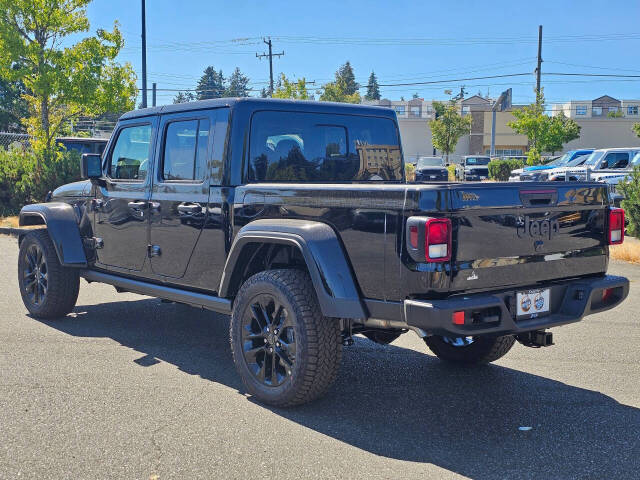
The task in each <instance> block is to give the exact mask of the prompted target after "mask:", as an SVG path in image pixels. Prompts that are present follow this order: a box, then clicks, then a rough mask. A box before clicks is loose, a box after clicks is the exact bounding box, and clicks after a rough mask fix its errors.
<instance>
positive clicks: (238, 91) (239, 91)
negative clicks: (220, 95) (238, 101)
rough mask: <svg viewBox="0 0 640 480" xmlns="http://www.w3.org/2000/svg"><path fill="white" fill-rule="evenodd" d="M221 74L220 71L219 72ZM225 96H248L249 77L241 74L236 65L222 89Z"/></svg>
mask: <svg viewBox="0 0 640 480" xmlns="http://www.w3.org/2000/svg"><path fill="white" fill-rule="evenodd" d="M220 76H222V72H220ZM224 96H225V97H248V96H249V78H248V77H247V76H245V75H243V74H242V72H241V71H240V69H239V68H238V67H236V69H235V70H234V71H233V73H232V74H231V76H230V77H229V83H228V85H227V88H226V89H225V91H224Z"/></svg>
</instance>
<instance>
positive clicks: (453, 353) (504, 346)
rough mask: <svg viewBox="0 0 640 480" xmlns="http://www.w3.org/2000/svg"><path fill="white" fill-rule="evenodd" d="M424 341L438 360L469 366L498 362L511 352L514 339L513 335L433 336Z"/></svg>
mask: <svg viewBox="0 0 640 480" xmlns="http://www.w3.org/2000/svg"><path fill="white" fill-rule="evenodd" d="M424 341H425V343H426V344H427V346H428V347H429V349H430V350H431V351H432V352H433V353H434V354H435V355H436V356H437V357H438V358H439V359H440V360H444V361H446V362H452V363H460V364H467V365H470V364H483V363H490V362H493V361H495V360H498V359H499V358H501V357H503V356H504V355H506V354H507V352H508V351H509V350H511V347H513V344H514V343H515V341H516V339H515V337H514V336H513V335H506V336H504V337H441V336H439V335H433V336H431V337H425V338H424Z"/></svg>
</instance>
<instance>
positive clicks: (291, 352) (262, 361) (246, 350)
mask: <svg viewBox="0 0 640 480" xmlns="http://www.w3.org/2000/svg"><path fill="white" fill-rule="evenodd" d="M230 337H231V351H232V354H233V361H234V363H235V366H236V369H237V370H238V373H239V374H240V377H241V378H242V381H243V382H244V384H245V386H246V387H247V390H248V391H249V393H251V394H252V395H254V396H255V397H257V398H258V399H259V400H261V401H263V402H265V403H268V404H271V405H276V406H281V407H284V406H292V405H298V404H302V403H307V402H310V401H312V400H314V399H315V398H317V397H319V396H320V395H322V394H323V393H324V392H325V391H326V390H327V389H328V388H329V386H330V385H331V384H332V383H333V381H334V380H335V378H336V376H337V373H338V369H339V366H340V359H341V353H342V350H341V349H342V344H341V336H340V326H339V324H338V322H337V321H336V320H334V319H331V318H325V317H323V316H322V314H321V312H320V307H319V305H318V300H317V298H316V294H315V291H314V289H313V285H312V283H311V280H310V278H309V276H308V275H307V273H306V272H303V271H300V270H268V271H264V272H260V273H257V274H255V275H254V276H252V277H251V278H249V280H247V281H246V282H245V283H244V284H243V285H242V287H241V288H240V292H239V293H238V296H237V297H236V300H235V305H234V308H233V313H232V316H231V325H230Z"/></svg>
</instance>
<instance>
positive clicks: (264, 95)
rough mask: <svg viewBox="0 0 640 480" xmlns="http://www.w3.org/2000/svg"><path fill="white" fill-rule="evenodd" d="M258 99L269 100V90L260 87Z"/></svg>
mask: <svg viewBox="0 0 640 480" xmlns="http://www.w3.org/2000/svg"><path fill="white" fill-rule="evenodd" d="M260 98H269V90H267V89H266V88H265V87H262V90H260Z"/></svg>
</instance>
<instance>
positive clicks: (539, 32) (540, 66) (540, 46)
mask: <svg viewBox="0 0 640 480" xmlns="http://www.w3.org/2000/svg"><path fill="white" fill-rule="evenodd" d="M541 68H542V25H538V67H537V68H536V103H538V98H539V97H540V73H541V70H540V69H541Z"/></svg>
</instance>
